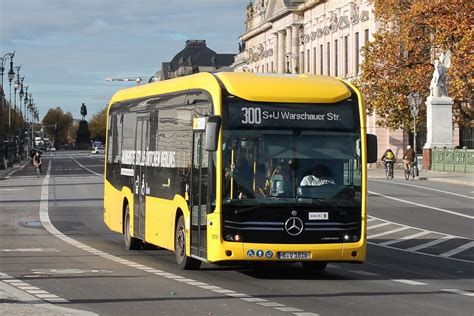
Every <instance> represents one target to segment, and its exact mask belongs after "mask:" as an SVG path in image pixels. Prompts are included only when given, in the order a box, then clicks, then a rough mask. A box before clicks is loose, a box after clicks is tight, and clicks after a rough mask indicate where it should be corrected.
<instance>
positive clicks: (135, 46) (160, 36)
mask: <svg viewBox="0 0 474 316" xmlns="http://www.w3.org/2000/svg"><path fill="white" fill-rule="evenodd" d="M248 1H249V0H172V1H165V0H0V57H1V56H3V55H5V54H6V53H9V52H12V51H15V58H14V60H13V61H14V65H15V66H18V65H21V69H20V76H25V79H24V85H27V86H28V87H29V88H28V92H30V93H31V94H32V97H33V100H34V103H35V104H36V107H37V108H38V111H39V114H40V119H42V117H43V116H44V115H45V114H46V112H47V111H48V110H49V109H50V108H56V107H61V108H62V109H63V110H64V111H65V112H71V113H72V115H73V117H74V118H80V117H81V115H80V107H81V104H82V103H83V102H84V103H85V104H86V105H87V110H88V115H87V119H88V120H90V119H91V118H92V115H93V114H95V113H97V112H99V111H100V110H102V109H103V108H104V107H105V106H106V105H107V103H108V101H109V100H110V98H111V97H112V95H113V94H114V92H115V91H117V90H120V89H123V88H125V87H130V86H134V85H135V83H134V82H107V81H106V80H105V79H106V78H107V77H114V78H124V77H137V76H140V77H142V78H146V79H148V78H150V77H151V76H152V75H153V74H154V73H155V72H156V71H158V70H160V68H161V63H162V62H166V61H170V60H171V59H172V58H173V56H174V55H175V54H176V53H178V52H179V51H181V50H182V49H183V48H184V45H185V41H186V40H188V39H203V40H206V42H207V46H208V47H209V48H211V49H212V50H214V51H216V52H217V53H234V54H235V53H237V52H238V42H239V36H240V35H242V34H243V33H244V31H245V24H244V22H245V12H246V5H247V3H248ZM5 68H6V70H5V75H4V82H3V83H4V87H5V95H6V96H7V100H8V96H9V85H8V79H7V76H6V73H7V72H8V70H9V63H6V65H5ZM12 90H13V88H12ZM12 93H13V92H12Z"/></svg>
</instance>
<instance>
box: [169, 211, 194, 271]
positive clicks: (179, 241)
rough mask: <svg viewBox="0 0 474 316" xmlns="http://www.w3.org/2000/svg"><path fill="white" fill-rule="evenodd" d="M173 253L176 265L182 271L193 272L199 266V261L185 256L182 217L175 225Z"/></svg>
mask: <svg viewBox="0 0 474 316" xmlns="http://www.w3.org/2000/svg"><path fill="white" fill-rule="evenodd" d="M174 253H175V256H176V263H177V264H178V265H179V267H180V268H181V269H183V270H195V269H199V267H200V266H201V261H199V260H197V259H194V258H191V257H188V256H187V255H186V231H185V227H184V217H183V216H180V217H179V219H178V224H177V225H176V233H175V237H174Z"/></svg>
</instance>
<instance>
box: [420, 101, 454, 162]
mask: <svg viewBox="0 0 474 316" xmlns="http://www.w3.org/2000/svg"><path fill="white" fill-rule="evenodd" d="M425 104H426V144H425V146H423V169H426V170H429V169H431V152H432V149H433V148H434V147H447V148H454V143H453V100H452V99H451V98H450V97H433V96H429V97H428V98H427V100H426V103H425Z"/></svg>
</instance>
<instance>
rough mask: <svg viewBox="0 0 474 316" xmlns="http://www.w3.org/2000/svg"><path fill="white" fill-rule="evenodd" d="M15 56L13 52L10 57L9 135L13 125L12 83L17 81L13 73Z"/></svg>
mask: <svg viewBox="0 0 474 316" xmlns="http://www.w3.org/2000/svg"><path fill="white" fill-rule="evenodd" d="M14 56H15V52H13V54H11V55H10V71H8V82H9V85H10V99H9V101H8V134H10V129H11V125H12V81H13V79H15V72H14V71H13V57H14ZM2 78H3V76H2ZM2 81H3V79H2ZM2 85H3V83H2Z"/></svg>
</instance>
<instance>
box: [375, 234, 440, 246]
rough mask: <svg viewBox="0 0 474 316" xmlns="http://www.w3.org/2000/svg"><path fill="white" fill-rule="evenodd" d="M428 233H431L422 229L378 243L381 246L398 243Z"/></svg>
mask: <svg viewBox="0 0 474 316" xmlns="http://www.w3.org/2000/svg"><path fill="white" fill-rule="evenodd" d="M430 233H431V232H430V231H427V230H424V231H421V232H419V233H415V234H412V235H408V236H403V237H400V238H397V239H392V240H389V241H385V242H382V243H380V244H379V245H382V246H388V245H393V244H396V243H399V242H401V241H404V240H408V239H415V238H418V237H421V236H424V235H428V234H430Z"/></svg>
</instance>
